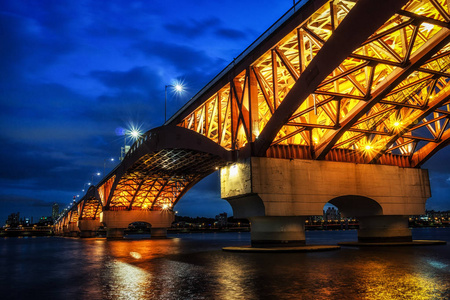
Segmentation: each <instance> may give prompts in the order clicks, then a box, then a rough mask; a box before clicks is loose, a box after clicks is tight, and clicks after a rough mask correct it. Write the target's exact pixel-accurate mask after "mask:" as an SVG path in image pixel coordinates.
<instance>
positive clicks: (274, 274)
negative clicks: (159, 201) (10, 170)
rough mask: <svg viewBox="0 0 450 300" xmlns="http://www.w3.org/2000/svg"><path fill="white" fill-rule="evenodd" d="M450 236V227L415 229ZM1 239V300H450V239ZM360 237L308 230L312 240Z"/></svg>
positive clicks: (418, 233)
mask: <svg viewBox="0 0 450 300" xmlns="http://www.w3.org/2000/svg"><path fill="white" fill-rule="evenodd" d="M413 236H414V238H415V239H441V240H446V241H447V242H450V228H431V229H414V230H413ZM147 237H148V236H133V237H132V238H133V239H127V240H123V241H106V240H105V239H100V238H99V239H76V238H61V237H38V238H2V239H0V284H1V285H0V295H1V299H450V245H449V244H448V245H445V246H420V247H390V248H386V247H375V248H361V249H358V248H349V247H343V248H341V250H337V251H328V252H314V253H284V254H282V253H278V254H274V253H232V252H224V251H222V250H221V248H222V247H224V246H237V245H247V244H249V241H250V234H249V233H211V234H209V233H208V234H206V233H203V234H202V233H196V234H177V235H172V236H171V238H170V239H167V240H150V239H147ZM354 240H356V231H355V230H350V231H308V232H307V243H310V244H335V243H337V242H339V241H354Z"/></svg>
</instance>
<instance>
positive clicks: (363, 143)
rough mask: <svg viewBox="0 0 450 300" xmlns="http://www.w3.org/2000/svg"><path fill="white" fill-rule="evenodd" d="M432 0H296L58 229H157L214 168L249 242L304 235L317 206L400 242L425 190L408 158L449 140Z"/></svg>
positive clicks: (445, 41) (443, 61) (421, 156)
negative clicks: (139, 225)
mask: <svg viewBox="0 0 450 300" xmlns="http://www.w3.org/2000/svg"><path fill="white" fill-rule="evenodd" d="M449 5H450V4H449V3H448V2H447V1H445V0H410V1H408V0H395V1H393V0H379V1H371V0H359V1H353V0H341V1H340V0H333V1H325V0H310V1H301V2H300V3H297V4H296V5H295V6H294V7H293V8H292V9H291V10H289V11H288V12H287V13H286V14H285V15H284V16H282V17H281V18H280V19H279V20H278V21H277V22H276V23H275V24H274V25H273V26H272V27H271V28H269V29H268V30H267V31H266V32H265V33H264V34H263V35H262V36H260V37H259V38H258V39H257V40H256V41H255V42H254V43H253V44H252V45H251V46H249V47H248V48H247V49H246V50H245V51H244V52H243V53H242V54H241V55H240V56H239V57H237V58H236V59H235V60H234V61H233V62H232V63H231V64H230V65H228V66H227V67H226V68H225V69H224V70H223V71H222V72H221V73H219V74H218V75H217V76H216V77H215V78H214V79H213V80H212V81H211V82H210V83H208V84H207V85H206V86H205V87H204V88H203V89H202V90H201V91H200V92H199V93H197V94H196V95H195V96H194V97H193V98H192V99H191V100H190V101H188V102H187V103H186V104H185V105H184V106H183V107H182V108H181V109H180V110H179V111H178V112H177V113H176V114H175V115H173V116H172V117H171V118H170V119H169V120H168V121H167V122H166V123H165V124H164V125H163V126H161V127H158V128H155V129H152V130H150V131H148V132H147V133H146V134H145V135H143V136H142V137H141V138H139V140H137V141H136V142H135V143H134V145H133V146H132V147H131V149H130V150H129V152H128V153H127V155H126V157H125V158H124V160H123V161H122V163H121V164H120V165H119V166H117V167H116V168H115V169H114V170H113V171H112V172H111V173H110V174H108V175H107V176H106V177H104V178H103V179H102V180H101V181H100V182H99V183H98V185H97V186H95V187H91V188H90V189H89V190H88V191H87V193H86V195H85V196H84V197H83V198H82V199H81V200H80V201H79V202H78V203H77V205H75V206H74V207H73V208H72V209H71V210H69V212H67V213H66V214H65V215H64V216H62V218H60V220H59V221H58V223H57V225H56V228H57V229H56V230H57V232H59V233H64V232H65V233H66V234H74V233H76V232H79V234H80V235H81V236H92V234H93V232H95V230H96V229H97V228H98V227H99V226H100V224H103V225H104V226H106V228H107V237H108V238H121V237H122V236H123V230H124V229H125V228H127V227H128V224H130V223H132V222H136V221H143V222H147V223H150V224H151V225H152V229H151V230H152V232H151V234H152V236H154V237H161V236H165V235H166V231H167V228H168V227H170V224H171V223H172V221H173V220H174V213H173V208H174V206H175V205H176V204H177V203H178V201H180V199H181V198H182V197H183V195H184V194H185V193H186V192H187V191H188V190H189V189H190V188H191V187H192V186H194V185H195V184H196V183H197V182H199V181H200V180H201V179H202V178H204V177H206V176H207V175H209V174H211V173H213V172H215V171H217V170H220V171H219V172H220V178H221V195H222V198H224V199H225V200H227V201H228V202H229V203H230V204H231V206H232V208H233V212H234V216H235V217H238V218H248V219H249V220H250V221H251V239H252V245H254V246H256V245H266V246H267V245H269V246H270V245H280V244H281V245H297V244H304V242H305V230H304V220H305V217H306V216H310V215H321V214H322V210H323V207H324V205H325V204H326V203H331V204H333V205H336V206H337V207H338V208H339V210H340V211H341V212H342V213H343V214H344V215H345V216H352V217H357V218H358V219H359V222H360V229H359V230H358V239H359V240H360V241H363V242H376V241H411V240H412V238H411V231H410V230H409V229H408V220H407V216H408V215H418V214H423V213H424V212H425V203H426V200H427V198H429V197H430V196H431V193H430V183H429V179H428V173H427V170H425V169H421V166H422V165H423V163H424V162H426V161H427V160H428V159H429V158H430V157H432V156H433V155H434V154H435V153H436V152H437V151H439V150H440V149H442V148H443V147H445V146H447V145H448V144H449V142H450V126H449V120H450V93H449V89H450V85H449V84H448V83H449V78H450V71H449V68H450V31H449V26H450V11H449Z"/></svg>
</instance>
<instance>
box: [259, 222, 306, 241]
mask: <svg viewBox="0 0 450 300" xmlns="http://www.w3.org/2000/svg"><path fill="white" fill-rule="evenodd" d="M250 222H251V228H252V230H251V240H252V247H282V246H286V247H292V246H300V245H304V244H305V218H304V217H252V218H250Z"/></svg>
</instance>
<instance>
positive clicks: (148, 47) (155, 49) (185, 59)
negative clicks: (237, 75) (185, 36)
mask: <svg viewBox="0 0 450 300" xmlns="http://www.w3.org/2000/svg"><path fill="white" fill-rule="evenodd" d="M135 49H136V50H137V51H139V52H141V53H143V54H144V55H145V56H146V57H148V58H149V59H159V60H162V61H163V63H167V64H168V67H172V68H175V69H178V70H180V71H182V72H187V71H191V70H202V69H207V70H208V69H210V68H217V66H218V65H219V66H223V65H225V61H224V60H222V59H220V58H216V57H211V56H209V55H208V53H207V51H205V50H200V49H196V48H193V47H190V46H186V45H180V44H175V43H169V42H164V41H158V42H156V41H148V42H143V43H137V44H136V45H135Z"/></svg>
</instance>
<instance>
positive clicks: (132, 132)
mask: <svg viewBox="0 0 450 300" xmlns="http://www.w3.org/2000/svg"><path fill="white" fill-rule="evenodd" d="M130 134H131V136H132V137H133V138H134V139H137V138H138V137H139V136H140V135H141V134H140V132H139V131H137V130H136V129H133V130H131V132H130Z"/></svg>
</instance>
